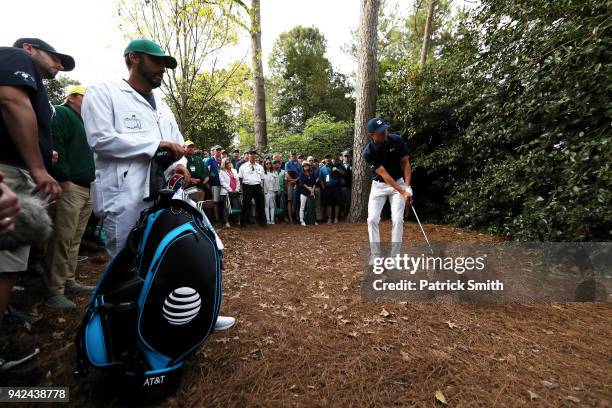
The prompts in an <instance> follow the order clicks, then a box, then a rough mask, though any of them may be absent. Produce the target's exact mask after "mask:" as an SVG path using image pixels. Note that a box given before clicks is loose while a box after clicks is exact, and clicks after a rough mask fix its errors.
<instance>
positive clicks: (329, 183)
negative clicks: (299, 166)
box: [318, 162, 344, 189]
mask: <svg viewBox="0 0 612 408" xmlns="http://www.w3.org/2000/svg"><path fill="white" fill-rule="evenodd" d="M334 167H336V168H340V167H341V166H340V165H339V164H338V163H336V162H334V163H330V164H326V165H325V166H323V167H321V171H320V172H319V177H318V178H319V180H320V181H322V182H323V183H324V184H325V188H326V189H327V188H334V187H340V185H341V183H342V177H343V176H342V174H340V172H337V171H336V172H334V171H333V170H332V169H333V168H334ZM342 170H344V168H342Z"/></svg>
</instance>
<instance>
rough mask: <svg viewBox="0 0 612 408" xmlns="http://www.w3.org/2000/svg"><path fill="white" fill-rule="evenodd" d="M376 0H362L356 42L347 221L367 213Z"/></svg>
mask: <svg viewBox="0 0 612 408" xmlns="http://www.w3.org/2000/svg"><path fill="white" fill-rule="evenodd" d="M378 7H379V1H378V0H361V17H360V21H359V34H358V37H359V38H358V44H357V101H356V106H355V139H354V141H353V190H352V194H351V210H350V213H349V217H348V219H349V221H350V222H358V221H364V220H365V219H366V218H367V215H368V195H369V194H370V187H371V184H372V183H371V177H370V174H369V170H368V168H367V166H366V163H365V162H364V160H363V155H362V152H363V149H364V147H365V146H366V144H368V142H369V141H370V136H369V134H368V129H367V122H368V120H369V119H370V118H372V117H373V116H374V113H375V111H376V96H377V91H378V88H377V79H378V74H377V68H378V66H377V61H376V50H377V45H378V39H377V26H378Z"/></svg>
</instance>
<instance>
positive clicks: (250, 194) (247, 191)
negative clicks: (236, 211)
mask: <svg viewBox="0 0 612 408" xmlns="http://www.w3.org/2000/svg"><path fill="white" fill-rule="evenodd" d="M242 187H243V192H242V211H241V212H240V224H242V225H247V221H248V219H249V216H250V214H251V199H253V198H254V199H255V212H256V214H257V222H259V224H260V225H266V213H265V212H264V201H265V200H264V193H263V188H262V187H261V184H257V185H250V184H243V185H242Z"/></svg>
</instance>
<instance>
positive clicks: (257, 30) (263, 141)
mask: <svg viewBox="0 0 612 408" xmlns="http://www.w3.org/2000/svg"><path fill="white" fill-rule="evenodd" d="M251 12H252V15H251V53H252V54H253V56H252V58H253V75H254V77H255V89H254V98H253V118H254V119H255V123H254V125H255V147H256V149H257V150H259V151H261V150H263V149H264V148H265V147H266V146H267V145H268V134H267V129H266V92H265V89H264V76H263V64H262V62H261V58H262V52H261V18H260V9H259V0H252V3H251Z"/></svg>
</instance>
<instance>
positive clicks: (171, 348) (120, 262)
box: [76, 190, 222, 399]
mask: <svg viewBox="0 0 612 408" xmlns="http://www.w3.org/2000/svg"><path fill="white" fill-rule="evenodd" d="M220 247H222V244H221V241H220V240H219V239H218V237H217V235H216V233H215V231H214V229H213V228H212V226H211V225H210V222H208V219H207V218H206V216H205V215H204V214H203V213H202V212H201V211H200V210H199V209H198V208H197V206H196V205H195V203H193V201H191V200H189V198H187V197H186V195H185V194H183V193H182V190H178V192H174V191H173V190H162V191H161V192H160V194H159V198H158V200H157V202H156V203H155V204H154V205H153V206H152V207H150V208H148V209H146V210H145V211H143V212H142V214H141V217H140V220H139V221H138V223H137V225H136V226H135V227H134V229H133V230H132V232H131V233H130V236H129V238H128V243H127V245H126V247H125V248H123V249H122V250H121V251H120V252H119V253H118V254H117V256H115V258H113V259H112V260H111V262H110V263H109V265H108V266H107V267H106V270H105V271H104V274H103V275H102V277H101V278H100V280H99V282H98V284H97V286H96V288H95V290H94V292H93V294H92V297H91V300H90V302H89V304H88V305H87V308H86V312H85V316H84V318H83V323H82V325H81V327H80V330H79V333H78V334H77V337H76V349H77V374H79V373H84V372H86V369H87V367H88V366H94V367H96V368H99V369H105V370H107V372H108V373H109V374H110V378H112V379H113V380H116V384H117V387H118V389H117V390H116V391H118V393H120V394H123V395H125V393H128V394H132V396H133V397H135V398H139V399H140V398H158V397H161V396H164V395H167V394H168V393H170V392H172V391H173V390H174V389H175V388H176V386H177V385H178V384H179V383H180V378H181V375H182V366H183V361H184V359H185V358H186V357H187V356H189V355H191V354H193V353H194V352H195V351H197V350H198V349H199V348H200V347H201V346H202V343H203V342H204V341H205V340H206V338H207V337H208V336H209V335H210V334H211V333H212V331H213V329H214V327H215V322H216V320H217V316H218V314H219V307H220V305H221V291H222V289H221V261H222V260H221V256H222V251H221V250H220V249H222V248H220Z"/></svg>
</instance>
